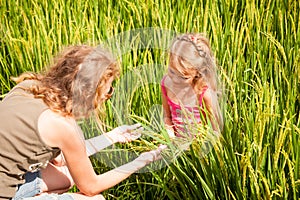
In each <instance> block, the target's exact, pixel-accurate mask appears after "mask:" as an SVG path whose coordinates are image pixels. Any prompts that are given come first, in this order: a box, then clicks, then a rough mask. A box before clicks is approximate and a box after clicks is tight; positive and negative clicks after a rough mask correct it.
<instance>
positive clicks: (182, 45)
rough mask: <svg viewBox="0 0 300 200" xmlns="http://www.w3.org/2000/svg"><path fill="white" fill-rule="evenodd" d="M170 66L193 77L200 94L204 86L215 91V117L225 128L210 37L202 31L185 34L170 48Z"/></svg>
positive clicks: (188, 76) (220, 128) (197, 91)
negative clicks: (219, 102)
mask: <svg viewBox="0 0 300 200" xmlns="http://www.w3.org/2000/svg"><path fill="white" fill-rule="evenodd" d="M169 65H170V67H172V68H175V69H176V70H177V71H178V72H179V73H181V74H182V76H183V77H185V78H191V80H192V86H193V88H194V90H195V92H196V93H197V95H200V93H201V92H202V89H203V88H204V87H209V88H210V89H211V90H213V91H214V92H215V95H213V99H212V103H213V106H214V107H215V108H216V109H217V113H214V117H215V118H216V119H213V120H216V121H217V123H218V125H219V130H222V129H223V117H222V113H221V111H220V108H219V104H218V96H220V94H221V92H220V90H219V86H218V78H217V64H216V60H215V57H214V55H213V52H212V50H211V46H210V43H209V41H208V39H207V38H206V37H205V36H204V35H203V34H201V33H195V34H193V33H188V34H183V35H181V36H179V37H177V38H175V40H174V41H173V43H172V46H171V48H170V63H169Z"/></svg>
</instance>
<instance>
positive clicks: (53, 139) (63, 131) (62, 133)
mask: <svg viewBox="0 0 300 200" xmlns="http://www.w3.org/2000/svg"><path fill="white" fill-rule="evenodd" d="M77 126H78V125H77V124H76V121H75V120H74V119H73V118H70V117H64V116H61V115H59V114H58V113H55V112H53V111H51V110H50V109H47V110H45V111H44V112H43V113H42V114H41V115H40V117H39V120H38V131H39V134H40V137H41V139H42V140H43V141H44V142H45V143H46V144H47V145H49V146H51V147H61V145H62V144H61V143H62V142H63V141H64V140H67V139H68V140H69V139H70V138H72V137H74V136H75V137H76V136H78V134H77V133H76V132H78V131H79V130H80V129H78V127H77Z"/></svg>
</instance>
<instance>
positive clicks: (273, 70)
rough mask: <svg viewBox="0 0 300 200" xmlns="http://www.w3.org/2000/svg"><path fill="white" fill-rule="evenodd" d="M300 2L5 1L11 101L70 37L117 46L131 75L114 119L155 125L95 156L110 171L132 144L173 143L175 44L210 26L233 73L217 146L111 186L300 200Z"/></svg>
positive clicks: (126, 192) (226, 70) (136, 148)
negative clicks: (170, 91)
mask: <svg viewBox="0 0 300 200" xmlns="http://www.w3.org/2000/svg"><path fill="white" fill-rule="evenodd" d="M299 10H300V1H296V0H239V1H233V0H215V1H214V0H194V1H174V0H162V1H158V0H152V1H150V0H147V1H142V0H137V1H133V0H121V1H113V0H106V1H104V0H98V1H97V0H92V1H83V0H77V1H70V0H56V1H53V0H48V1H46V0H24V1H22V0H14V1H9V0H1V1H0V17H1V24H0V64H1V68H0V71H1V73H0V84H1V88H0V99H2V98H3V97H5V94H6V93H7V92H8V91H9V90H10V89H11V88H12V87H13V86H14V85H15V83H13V82H12V81H11V80H10V77H11V76H17V75H19V74H21V73H22V72H25V71H35V72H40V71H42V70H44V68H45V67H47V66H48V65H49V63H51V59H52V58H53V55H55V54H56V53H58V52H59V51H60V50H62V49H63V48H64V47H65V46H68V45H73V44H89V45H100V44H101V45H103V46H105V47H107V48H108V49H110V50H111V51H112V52H113V54H114V55H115V56H116V57H117V58H118V61H119V62H120V66H121V76H120V78H119V79H118V80H116V81H115V82H114V86H115V89H116V90H115V94H114V96H113V97H112V99H111V100H109V101H108V102H107V103H106V104H105V106H104V107H105V113H106V115H105V116H103V120H102V121H103V123H104V124H105V126H104V129H105V130H109V129H110V128H112V127H116V126H119V125H122V124H125V123H126V124H132V123H136V122H140V123H142V124H143V126H144V129H145V131H144V133H143V136H142V137H141V139H139V140H138V141H136V142H133V143H131V144H126V145H115V146H114V148H111V149H107V150H106V151H103V152H100V153H99V154H97V155H95V156H94V157H92V158H91V160H92V162H93V165H94V168H95V171H96V172H97V173H102V172H104V171H106V170H108V169H110V168H112V167H114V166H115V165H118V164H120V163H124V162H127V161H128V160H129V159H130V158H129V157H130V156H128V155H129V154H130V153H132V152H140V151H144V150H149V149H152V148H155V146H157V145H158V144H159V143H165V144H168V143H169V140H168V137H167V136H166V131H165V130H164V127H163V123H162V120H161V112H162V111H161V89H160V80H161V78H162V76H163V75H164V74H165V73H166V70H167V66H168V59H167V56H168V52H167V50H168V47H169V45H170V42H171V40H172V38H173V37H174V36H175V35H177V34H180V33H185V32H203V33H205V34H206V35H207V37H208V38H209V40H210V42H211V45H212V49H213V51H214V52H215V56H216V59H217V60H218V65H219V69H218V70H219V71H218V74H219V79H220V82H221V83H222V93H223V95H222V99H221V102H220V103H221V105H222V110H223V115H224V119H225V123H224V130H223V132H222V137H221V139H220V141H218V142H216V143H215V144H214V146H213V148H211V149H209V151H205V149H203V148H202V146H201V144H199V143H197V141H195V142H193V143H192V144H190V147H189V150H188V151H183V152H180V153H179V154H176V155H175V156H174V153H176V149H175V150H172V151H170V152H169V153H171V154H173V155H172V156H173V157H176V159H172V162H167V163H165V164H163V163H160V164H161V165H156V168H155V166H152V167H151V168H146V169H144V170H142V171H140V172H138V173H135V174H133V175H132V176H131V177H130V178H128V179H126V180H124V181H123V182H121V183H120V184H118V185H116V186H115V187H113V188H111V189H109V190H107V191H105V192H104V193H103V195H104V196H105V198H106V199H122V200H123V199H171V200H175V199H189V200H194V199H222V200H223V199H226V200H235V199H251V200H252V199H254V200H255V199H293V200H297V199H299V198H300V158H299V157H300V147H299V144H300V115H299V110H300V95H299V91H300V81H299V80H300V23H299V21H300V12H299ZM80 123H81V125H82V127H83V129H84V130H85V134H86V137H92V136H93V135H97V134H99V130H98V129H97V128H96V127H95V126H94V123H93V122H90V121H89V122H88V121H87V122H80ZM205 131H206V130H203V132H205ZM115 149H117V150H118V151H114V150H115ZM120 149H124V151H119V150H120ZM177 153H178V152H177ZM124 155H125V156H124ZM112 156H115V157H114V158H113V159H112ZM172 156H171V157H172ZM108 160H115V161H116V163H108V162H107V161H108ZM72 190H73V191H76V187H74V188H73V189H72Z"/></svg>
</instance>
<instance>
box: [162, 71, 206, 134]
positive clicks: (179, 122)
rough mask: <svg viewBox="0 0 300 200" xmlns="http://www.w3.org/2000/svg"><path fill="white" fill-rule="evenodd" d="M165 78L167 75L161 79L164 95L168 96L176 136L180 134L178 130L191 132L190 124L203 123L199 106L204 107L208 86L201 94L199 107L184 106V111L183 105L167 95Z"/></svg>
mask: <svg viewBox="0 0 300 200" xmlns="http://www.w3.org/2000/svg"><path fill="white" fill-rule="evenodd" d="M165 79H166V76H164V77H163V79H162V81H161V89H162V93H163V95H164V96H165V97H166V99H167V102H168V105H169V107H170V111H171V117H172V122H173V125H174V131H175V133H176V136H180V134H178V132H183V133H189V131H188V129H187V128H188V127H187V124H188V125H191V124H195V123H198V124H199V123H201V117H200V111H199V108H201V107H202V100H203V96H204V93H205V92H206V90H207V88H208V87H204V89H203V91H202V93H201V94H200V97H199V107H198V106H195V107H190V106H184V111H183V110H182V107H181V106H180V105H179V104H177V103H175V102H174V101H172V100H171V99H170V98H169V97H168V95H167V90H166V87H165Z"/></svg>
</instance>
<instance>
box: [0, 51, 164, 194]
mask: <svg viewBox="0 0 300 200" xmlns="http://www.w3.org/2000/svg"><path fill="white" fill-rule="evenodd" d="M118 73H119V69H118V65H117V63H116V61H115V60H114V58H113V57H112V56H111V55H110V54H109V53H107V51H106V50H104V49H101V48H93V47H90V46H85V45H83V46H72V47H70V48H68V49H67V50H66V51H65V52H63V54H61V56H60V57H59V58H58V59H57V60H56V62H55V63H54V65H53V66H52V67H51V68H50V70H49V71H48V72H46V73H45V74H44V75H43V74H33V73H26V74H23V75H21V76H20V77H19V78H17V79H16V80H17V81H18V82H19V84H18V85H17V86H16V87H15V88H13V89H12V90H11V91H10V92H9V94H8V95H7V96H6V97H5V98H4V99H3V101H2V102H0V110H1V112H0V118H1V123H0V143H1V145H0V155H1V160H0V199H14V200H17V199H23V198H28V197H29V198H30V197H32V198H33V199H52V198H54V199H93V198H95V199H103V197H102V196H101V195H99V193H100V192H102V191H104V190H106V189H108V188H110V187H112V186H114V185H116V184H118V183H119V182H121V181H122V180H124V179H125V178H127V177H128V176H130V175H131V174H132V173H134V172H135V171H137V170H139V169H140V168H142V167H144V166H145V165H147V164H149V163H150V162H152V161H154V160H156V159H159V158H160V156H159V155H160V152H161V150H162V149H163V148H164V147H159V148H158V149H157V150H153V151H150V152H145V153H143V154H141V155H140V156H139V157H138V158H136V159H135V160H133V161H132V162H130V163H127V164H125V165H123V166H121V167H119V168H116V169H114V170H111V171H108V172H106V173H104V174H100V175H97V174H96V173H95V172H94V170H93V167H92V164H91V162H90V160H89V157H88V156H89V155H91V154H93V153H95V152H97V151H98V150H100V149H101V148H105V147H106V146H108V145H111V144H113V143H115V142H127V141H131V140H134V139H136V138H137V137H138V134H136V132H135V131H134V130H135V129H136V128H138V127H139V125H133V126H127V125H124V126H121V127H118V128H116V129H114V130H113V131H111V132H109V133H106V134H104V135H101V136H99V137H95V138H91V139H89V140H87V141H84V139H83V133H82V132H81V129H80V127H79V126H78V125H77V123H76V120H78V119H81V118H86V117H89V116H90V114H91V113H92V112H96V111H97V110H98V109H97V108H98V107H99V106H100V105H101V104H103V102H104V101H106V100H107V99H108V98H109V97H110V96H111V95H112V92H113V88H112V87H111V85H112V82H113V80H114V79H115V78H116V77H117V76H118ZM73 181H74V183H75V184H76V185H77V187H78V189H79V190H80V193H76V194H73V193H65V194H62V195H58V194H53V193H59V194H61V193H63V192H66V191H68V189H69V188H70V187H71V186H72V184H73ZM48 193H49V194H48ZM36 195H39V196H36Z"/></svg>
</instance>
